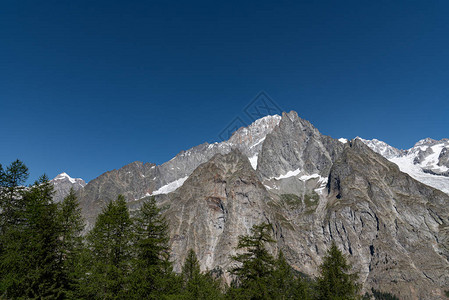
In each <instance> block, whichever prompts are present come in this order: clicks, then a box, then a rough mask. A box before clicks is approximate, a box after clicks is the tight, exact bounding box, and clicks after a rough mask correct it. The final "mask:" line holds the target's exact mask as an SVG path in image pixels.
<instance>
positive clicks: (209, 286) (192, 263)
mask: <svg viewBox="0 0 449 300" xmlns="http://www.w3.org/2000/svg"><path fill="white" fill-rule="evenodd" d="M181 276H182V279H183V282H184V284H183V286H184V290H183V293H182V296H181V297H179V298H182V299H192V300H194V299H201V300H208V299H210V300H214V299H221V298H223V294H222V292H221V290H220V285H219V283H218V281H217V280H216V279H214V278H213V277H212V275H211V274H210V273H201V270H200V264H199V262H198V259H197V257H196V254H195V251H193V249H190V250H189V252H188V253H187V257H186V260H185V262H184V266H183V267H182V273H181Z"/></svg>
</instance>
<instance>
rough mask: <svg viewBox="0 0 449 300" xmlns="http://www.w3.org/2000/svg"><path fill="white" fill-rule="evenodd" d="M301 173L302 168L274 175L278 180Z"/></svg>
mask: <svg viewBox="0 0 449 300" xmlns="http://www.w3.org/2000/svg"><path fill="white" fill-rule="evenodd" d="M299 173H301V170H300V169H296V170H294V171H288V172H287V173H285V174H284V175H280V176H278V177H274V179H276V180H280V179H285V178H289V177H293V176H297V175H299Z"/></svg>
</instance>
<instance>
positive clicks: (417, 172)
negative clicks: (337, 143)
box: [357, 137, 449, 194]
mask: <svg viewBox="0 0 449 300" xmlns="http://www.w3.org/2000/svg"><path fill="white" fill-rule="evenodd" d="M357 139H359V140H361V141H362V142H363V143H365V144H366V145H367V146H368V147H370V148H371V149H372V150H373V151H374V152H377V153H379V154H380V155H382V156H384V157H385V158H387V159H388V160H390V161H391V162H394V163H395V164H396V165H398V167H399V168H400V170H401V171H402V172H404V173H407V174H409V175H410V176H411V177H413V178H414V179H416V180H418V181H420V182H422V183H424V184H427V185H430V186H432V187H434V188H437V189H439V190H441V191H443V192H445V193H448V194H449V139H442V140H440V141H438V140H434V139H431V138H425V139H422V140H420V141H418V142H417V143H416V144H415V145H414V146H413V147H412V148H410V149H408V150H399V149H396V148H394V147H392V146H390V145H388V144H387V143H385V142H382V141H379V140H376V139H373V140H365V139H362V138H360V137H357Z"/></svg>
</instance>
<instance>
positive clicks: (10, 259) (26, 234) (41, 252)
mask: <svg viewBox="0 0 449 300" xmlns="http://www.w3.org/2000/svg"><path fill="white" fill-rule="evenodd" d="M15 167H18V168H16V170H19V172H26V171H25V170H26V168H24V167H23V166H20V165H19V164H15ZM22 174H23V173H22ZM24 178H25V177H24V176H22V177H20V176H19V177H18V176H11V177H10V179H9V184H10V186H9V188H12V187H14V185H17V184H19V182H20V181H21V180H24ZM11 179H12V180H11ZM10 191H11V190H10ZM10 191H9V192H10ZM20 194H21V195H20ZM9 196H11V193H8V196H7V198H6V200H8V199H9V200H12V201H11V202H9V203H7V204H6V207H9V208H11V207H14V210H13V211H12V213H11V214H9V215H7V216H6V223H4V225H5V226H4V227H3V229H4V231H3V234H2V244H3V251H2V254H1V273H2V277H1V290H2V295H3V297H5V298H27V299H33V298H46V299H47V298H48V299H62V298H63V297H64V289H63V287H62V284H61V281H60V277H59V276H58V275H59V274H60V270H61V265H60V263H59V261H58V255H57V249H58V246H59V232H58V229H59V227H58V223H57V206H56V204H55V203H53V200H52V196H53V185H52V184H51V183H50V182H49V181H48V178H47V177H46V176H45V175H44V176H42V177H41V178H40V179H39V181H38V182H36V183H35V184H34V186H32V187H31V188H29V189H28V190H27V191H24V190H22V191H21V192H20V193H19V195H18V194H17V193H16V192H15V191H13V196H12V198H10V197H9ZM3 200H5V199H3ZM4 203H5V202H4ZM5 212H6V213H7V211H5Z"/></svg>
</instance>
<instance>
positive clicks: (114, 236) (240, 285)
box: [0, 160, 396, 299]
mask: <svg viewBox="0 0 449 300" xmlns="http://www.w3.org/2000/svg"><path fill="white" fill-rule="evenodd" d="M28 176H29V172H28V168H27V167H26V166H25V165H24V164H23V163H22V162H21V161H19V160H17V161H14V162H12V163H11V164H10V165H9V166H7V167H5V168H3V167H2V166H1V165H0V206H1V207H0V209H1V210H0V299H361V298H362V296H361V294H360V293H361V286H360V284H359V283H358V277H357V274H356V273H353V272H352V271H351V269H352V268H351V266H350V264H348V262H347V260H346V258H345V257H344V256H343V254H342V253H341V252H340V250H339V249H338V247H337V246H336V245H335V244H334V243H333V244H332V245H331V246H330V247H329V249H328V252H327V254H326V256H325V257H324V259H323V263H322V265H321V266H320V270H319V276H318V277H317V278H311V277H308V276H306V275H304V274H302V273H301V272H298V271H296V270H294V269H293V268H292V267H291V266H290V265H289V264H288V263H287V261H286V259H285V257H284V255H283V253H282V251H280V252H279V254H278V255H277V256H276V257H273V256H272V255H271V254H270V252H269V251H268V250H267V248H266V246H267V244H269V243H273V242H274V240H273V238H272V237H271V234H270V233H271V231H272V228H271V225H270V224H265V223H264V224H258V225H255V226H253V228H252V229H251V232H250V234H249V235H246V236H240V238H239V242H238V245H237V250H238V251H237V253H239V254H237V255H235V256H232V259H233V260H234V262H235V267H234V268H232V269H230V270H226V271H228V272H229V274H230V278H232V282H230V284H227V283H226V281H225V280H224V278H223V277H222V276H221V275H220V274H217V273H216V272H215V273H214V272H208V271H201V270H200V265H199V262H198V259H197V257H196V254H195V252H194V251H193V250H189V252H188V254H187V256H186V260H185V261H184V262H183V267H182V272H181V273H179V274H178V273H175V272H174V271H173V269H172V263H173V262H172V261H171V260H170V247H169V236H168V226H169V225H168V222H167V220H165V219H164V217H163V216H162V215H161V211H160V209H159V208H158V207H157V205H156V202H155V199H154V198H150V199H149V200H147V201H146V202H145V203H144V204H143V205H142V207H141V208H140V210H139V211H137V212H135V213H133V214H132V215H130V212H129V210H128V208H127V205H126V201H125V198H124V197H123V196H121V195H118V196H117V199H116V200H114V201H111V202H110V203H109V204H108V205H107V207H106V208H105V209H104V210H103V211H102V213H101V214H100V215H99V216H98V217H97V220H96V223H95V225H94V227H93V229H92V230H90V232H88V233H85V232H84V231H83V230H84V221H83V218H82V215H81V209H80V207H79V205H78V200H77V197H76V195H75V192H74V191H73V190H71V191H70V193H69V195H68V196H66V197H65V199H64V200H63V201H62V202H61V203H55V202H54V201H53V199H52V195H53V185H52V183H50V182H49V180H48V178H47V177H46V176H45V175H44V176H42V177H41V178H40V179H39V180H38V181H37V182H35V183H34V184H33V185H31V186H28V187H26V186H25V185H24V184H25V182H26V181H27V179H28ZM363 298H366V299H396V298H395V297H394V296H391V295H389V294H385V293H381V292H378V291H375V290H372V293H369V294H368V293H366V294H365V295H364V296H363Z"/></svg>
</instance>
